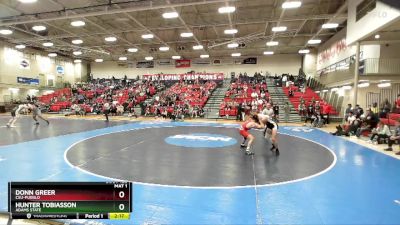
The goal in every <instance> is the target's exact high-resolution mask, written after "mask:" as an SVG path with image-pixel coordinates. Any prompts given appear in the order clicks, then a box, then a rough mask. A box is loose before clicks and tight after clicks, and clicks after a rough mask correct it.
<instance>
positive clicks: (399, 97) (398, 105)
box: [396, 94, 400, 113]
mask: <svg viewBox="0 0 400 225" xmlns="http://www.w3.org/2000/svg"><path fill="white" fill-rule="evenodd" d="M396 113H400V94H398V95H397V100H396Z"/></svg>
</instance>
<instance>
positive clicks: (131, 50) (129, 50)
mask: <svg viewBox="0 0 400 225" xmlns="http://www.w3.org/2000/svg"><path fill="white" fill-rule="evenodd" d="M137 51H138V49H137V48H128V52H137Z"/></svg>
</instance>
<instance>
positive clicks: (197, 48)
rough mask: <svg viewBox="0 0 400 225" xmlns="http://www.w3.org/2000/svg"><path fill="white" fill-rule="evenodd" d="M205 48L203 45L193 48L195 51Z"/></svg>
mask: <svg viewBox="0 0 400 225" xmlns="http://www.w3.org/2000/svg"><path fill="white" fill-rule="evenodd" d="M203 48H204V47H203V45H195V46H193V50H201V49H203Z"/></svg>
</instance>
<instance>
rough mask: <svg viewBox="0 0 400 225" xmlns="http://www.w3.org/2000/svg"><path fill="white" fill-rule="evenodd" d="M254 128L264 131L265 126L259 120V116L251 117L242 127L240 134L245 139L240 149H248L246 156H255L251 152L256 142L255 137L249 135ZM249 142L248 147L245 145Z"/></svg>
mask: <svg viewBox="0 0 400 225" xmlns="http://www.w3.org/2000/svg"><path fill="white" fill-rule="evenodd" d="M252 128H256V129H263V128H264V126H263V125H262V123H261V122H260V120H259V119H258V115H257V114H254V115H251V116H249V118H248V119H247V120H246V121H245V122H244V123H243V124H242V125H241V126H240V128H239V134H240V135H241V136H242V137H243V142H242V143H241V144H240V147H242V148H244V147H246V155H254V152H252V151H251V148H252V144H253V142H254V140H255V138H254V136H253V135H252V134H250V133H249V131H250V130H251V129H252ZM247 140H248V141H249V142H248V144H247V146H246V145H245V143H246V141H247Z"/></svg>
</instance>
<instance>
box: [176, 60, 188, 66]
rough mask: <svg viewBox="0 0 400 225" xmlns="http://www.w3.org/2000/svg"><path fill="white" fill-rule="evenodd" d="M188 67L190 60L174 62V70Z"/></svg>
mask: <svg viewBox="0 0 400 225" xmlns="http://www.w3.org/2000/svg"><path fill="white" fill-rule="evenodd" d="M188 67H190V59H178V60H175V68H188Z"/></svg>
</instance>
